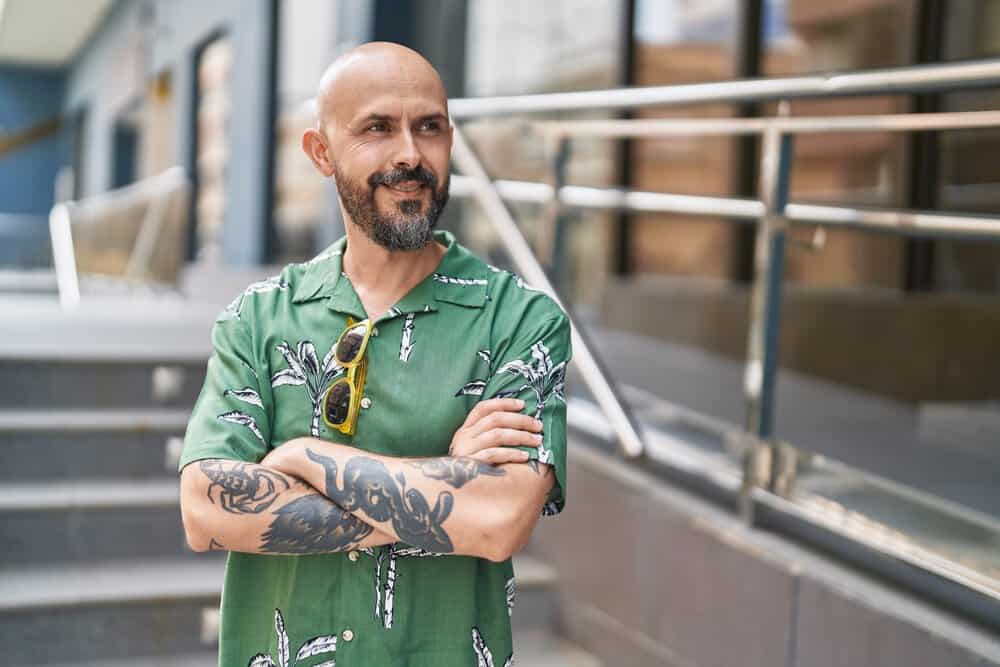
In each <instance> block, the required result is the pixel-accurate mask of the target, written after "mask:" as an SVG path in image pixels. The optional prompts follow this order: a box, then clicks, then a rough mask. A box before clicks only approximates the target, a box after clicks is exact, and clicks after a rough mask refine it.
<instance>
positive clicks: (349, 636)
mask: <svg viewBox="0 0 1000 667" xmlns="http://www.w3.org/2000/svg"><path fill="white" fill-rule="evenodd" d="M340 636H341V637H343V638H344V641H345V642H349V641H353V640H354V631H353V630H351V629H350V628H347V629H346V630H344V632H343V633H342V634H341V635H340Z"/></svg>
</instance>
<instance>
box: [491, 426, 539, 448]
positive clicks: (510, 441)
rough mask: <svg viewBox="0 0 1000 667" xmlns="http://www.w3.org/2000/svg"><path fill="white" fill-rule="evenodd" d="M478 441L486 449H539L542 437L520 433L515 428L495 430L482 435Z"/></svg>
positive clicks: (535, 434)
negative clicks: (521, 446) (525, 447)
mask: <svg viewBox="0 0 1000 667" xmlns="http://www.w3.org/2000/svg"><path fill="white" fill-rule="evenodd" d="M476 441H477V442H480V443H482V444H483V446H484V447H483V448H484V449H485V448H487V447H517V446H520V445H526V446H528V447H537V446H538V445H540V444H541V442H542V436H541V435H539V434H538V433H529V432H528V431H519V430H517V429H514V428H495V429H491V430H489V431H487V432H486V433H483V434H482V435H480V436H479V437H478V438H476Z"/></svg>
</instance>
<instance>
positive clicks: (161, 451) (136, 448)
mask: <svg viewBox="0 0 1000 667" xmlns="http://www.w3.org/2000/svg"><path fill="white" fill-rule="evenodd" d="M189 415H190V411H189V410H187V409H178V410H171V409H164V408H146V409H132V410H37V409H35V410H16V411H13V410H4V411H0V456H3V457H4V461H5V462H6V463H5V465H4V466H3V467H2V468H0V483H3V482H7V481H11V482H29V481H58V480H64V479H88V478H116V479H117V478H129V479H136V478H157V477H159V478H174V477H175V476H176V470H177V459H178V456H179V455H180V449H181V447H182V446H183V435H184V429H185V427H186V425H187V419H188V416H189Z"/></svg>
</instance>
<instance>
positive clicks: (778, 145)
mask: <svg viewBox="0 0 1000 667" xmlns="http://www.w3.org/2000/svg"><path fill="white" fill-rule="evenodd" d="M782 107H783V111H784V112H785V113H787V103H783V104H782ZM791 160H792V137H791V136H790V135H788V134H784V133H783V132H781V131H780V130H778V129H776V128H775V129H771V130H769V131H767V132H765V133H764V145H763V152H762V155H761V169H760V186H761V187H760V189H761V193H760V194H761V200H762V202H763V203H764V208H765V213H764V216H763V217H762V218H761V219H760V222H759V223H758V225H757V238H756V244H755V248H754V281H753V290H752V293H751V299H750V330H749V334H748V341H747V361H746V372H745V376H744V380H743V383H744V392H745V395H746V406H747V420H746V427H747V431H748V432H749V433H751V434H752V435H754V436H756V437H757V438H758V439H759V440H758V441H757V442H755V443H754V444H753V445H752V446H751V447H749V448H748V450H747V460H746V462H745V464H746V465H745V469H744V480H743V494H742V497H741V514H742V515H743V517H744V518H745V519H746V520H747V521H748V522H749V521H752V520H753V511H752V510H753V508H752V504H751V501H750V493H751V491H752V489H753V488H754V487H756V486H761V485H767V484H770V480H771V477H772V474H771V469H772V467H773V466H772V462H773V458H774V451H773V448H772V446H771V445H770V444H769V443H768V442H767V441H768V440H769V439H770V438H771V437H772V436H773V434H774V410H775V389H776V384H777V372H778V340H779V332H780V329H781V290H782V285H783V282H784V274H785V232H786V229H787V227H788V221H787V220H786V219H785V217H784V212H785V204H787V203H788V182H789V176H790V173H791Z"/></svg>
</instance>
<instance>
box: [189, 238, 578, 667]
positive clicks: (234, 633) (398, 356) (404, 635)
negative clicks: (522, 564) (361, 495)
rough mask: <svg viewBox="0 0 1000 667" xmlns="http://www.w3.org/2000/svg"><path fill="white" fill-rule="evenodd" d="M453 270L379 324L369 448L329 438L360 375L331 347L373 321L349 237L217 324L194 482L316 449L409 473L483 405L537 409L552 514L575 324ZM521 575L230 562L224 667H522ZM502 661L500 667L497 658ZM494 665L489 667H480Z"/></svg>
mask: <svg viewBox="0 0 1000 667" xmlns="http://www.w3.org/2000/svg"><path fill="white" fill-rule="evenodd" d="M435 237H436V239H437V240H438V241H440V242H441V243H443V244H446V245H447V248H448V249H447V252H446V253H445V255H444V256H443V258H442V260H441V263H440V264H439V265H438V268H437V270H436V271H435V272H434V273H433V274H431V275H430V276H428V277H427V278H426V279H425V280H423V281H422V282H421V283H419V284H418V285H417V286H416V287H414V288H413V289H412V290H411V291H410V292H409V293H408V294H407V295H406V296H405V297H403V298H402V299H401V300H400V301H399V302H398V303H397V304H396V305H395V306H393V307H392V308H391V309H389V311H388V312H387V313H386V314H385V315H383V316H382V317H381V318H379V319H378V320H377V322H376V323H375V324H376V326H375V331H373V337H372V338H371V339H370V341H369V344H368V348H367V352H366V356H367V359H368V372H367V379H366V382H365V387H364V396H365V397H367V398H368V400H367V401H364V402H363V406H367V407H363V409H362V410H361V412H360V416H359V418H358V423H357V429H356V433H355V435H354V436H353V437H352V436H346V435H343V434H341V433H340V432H338V431H335V430H332V429H330V428H328V427H327V426H326V424H325V423H324V421H323V419H322V416H321V412H320V410H321V406H320V397H321V396H322V395H323V392H324V390H325V389H326V388H327V387H328V386H329V385H330V383H332V382H333V381H334V380H335V379H337V378H338V377H340V376H342V375H343V374H344V370H343V369H342V368H340V367H339V365H338V364H337V363H336V361H334V359H333V353H332V350H331V348H332V347H333V345H334V343H335V341H336V339H337V337H338V335H339V334H340V333H341V331H343V329H344V328H345V327H346V325H347V318H348V316H351V317H353V318H354V320H361V319H364V318H365V317H366V316H367V315H366V313H365V310H364V307H363V306H362V304H361V301H360V299H359V298H358V296H357V293H356V292H355V291H354V288H353V286H352V285H351V282H350V280H349V279H348V278H347V276H346V275H345V274H344V273H342V271H341V259H342V254H343V251H344V248H345V247H346V242H347V241H346V237H345V238H342V239H341V240H340V241H338V242H336V243H334V244H333V245H332V246H330V247H329V248H328V249H327V250H325V251H324V252H323V253H321V254H320V255H318V256H317V257H316V258H314V259H312V260H310V261H308V262H305V263H302V264H292V265H289V266H287V267H285V269H284V270H283V271H282V272H281V274H280V275H278V276H275V277H273V278H270V279H268V280H265V281H262V282H259V283H255V284H253V285H251V286H250V287H249V288H247V290H246V291H245V292H243V293H242V294H241V295H240V296H239V297H237V299H236V300H235V301H234V302H233V303H232V304H230V305H229V306H228V307H227V308H226V309H225V310H224V311H223V312H222V314H221V315H220V316H219V318H218V319H217V321H216V323H215V325H214V328H213V332H212V340H213V343H214V346H215V351H214V354H213V355H212V357H211V359H210V360H209V363H208V373H207V376H206V379H205V385H204V387H203V388H202V391H201V395H200V396H199V398H198V401H197V403H196V404H195V408H194V413H193V414H192V416H191V421H190V423H189V424H188V430H187V434H186V436H185V445H184V452H183V455H182V456H181V461H180V467H181V468H183V467H184V466H185V465H187V464H188V463H191V462H192V461H197V460H200V459H206V458H221V459H235V460H240V461H249V462H259V461H260V460H261V459H263V458H264V456H265V455H266V454H267V452H268V450H270V449H271V448H273V447H276V446H279V445H281V443H283V442H287V441H288V440H291V439H293V438H297V437H301V436H305V435H311V436H314V437H318V438H323V439H326V440H330V441H334V442H341V443H345V444H350V445H352V446H355V447H358V448H359V449H362V450H367V451H371V452H376V453H380V454H385V455H389V456H401V457H428V456H441V455H446V454H447V451H448V446H449V444H450V443H451V438H452V436H453V435H454V433H455V431H456V430H457V429H458V428H459V427H460V426H461V424H462V423H463V421H464V420H465V418H466V416H467V414H468V412H469V411H470V410H471V409H472V407H473V406H474V405H475V404H476V403H477V402H478V401H480V400H484V399H487V398H493V397H496V396H501V395H508V396H516V397H518V398H522V399H524V400H525V408H524V412H526V413H528V414H533V415H536V416H537V417H538V418H539V419H541V420H542V422H543V424H544V441H543V444H542V445H541V446H540V447H539V448H538V449H537V450H535V449H533V448H528V449H529V453H531V454H532V457H533V458H539V459H540V460H541V461H543V462H547V463H551V464H552V466H553V468H554V471H555V475H556V484H555V485H554V487H553V489H552V492H551V493H550V495H549V499H548V502H547V503H546V507H545V511H544V513H546V514H554V513H557V512H559V511H560V510H561V509H562V507H563V504H564V502H565V492H566V403H565V396H564V381H565V371H566V365H567V363H568V362H569V359H570V356H571V347H570V327H569V321H568V319H567V317H566V314H565V313H564V312H563V311H562V309H561V308H560V307H559V306H558V305H557V304H556V303H555V301H553V300H552V299H551V298H550V297H548V296H546V295H545V294H543V293H542V292H540V291H538V290H535V289H532V288H531V287H529V286H528V285H525V284H524V282H523V281H522V280H521V279H520V278H518V277H517V276H515V275H513V274H511V273H509V272H507V271H502V270H500V269H497V268H496V267H493V266H490V265H488V264H486V263H484V262H483V261H482V260H480V259H479V258H477V257H476V256H474V255H473V254H472V253H470V252H469V251H468V250H467V249H466V248H464V247H463V246H461V245H460V244H458V243H457V242H456V241H455V238H454V236H453V235H452V234H450V233H448V232H443V231H438V232H435ZM513 602H514V572H513V566H512V564H511V561H510V560H507V561H505V562H503V563H493V562H490V561H488V560H485V559H481V558H475V557H467V556H453V555H437V554H430V553H428V552H425V551H422V550H420V549H417V548H414V547H410V546H407V545H405V544H402V543H397V544H395V545H389V546H385V547H379V548H375V549H360V550H357V551H353V552H348V553H332V554H319V555H305V556H278V555H255V554H244V553H230V554H229V559H228V562H227V566H226V575H225V583H224V587H223V595H222V626H221V632H220V665H223V666H224V667H237V666H238V667H244V666H246V665H251V664H253V665H271V664H273V665H279V666H281V667H286V666H291V665H304V666H315V665H327V664H329V665H332V664H333V663H332V662H329V663H328V662H327V661H332V660H333V659H336V664H337V665H339V667H352V666H353V665H358V666H362V665H363V666H364V667H372V666H377V665H393V666H397V665H410V666H412V667H418V666H423V665H426V666H428V667H430V666H431V665H433V666H434V667H448V666H450V665H455V666H456V667H457V666H461V667H468V666H475V665H477V664H479V665H483V664H493V665H496V666H497V667H500V666H501V665H504V664H505V661H507V660H508V657H509V656H510V655H511V654H512V645H511V632H510V614H511V610H512V608H513ZM487 657H488V659H487ZM477 661H478V662H477Z"/></svg>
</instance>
